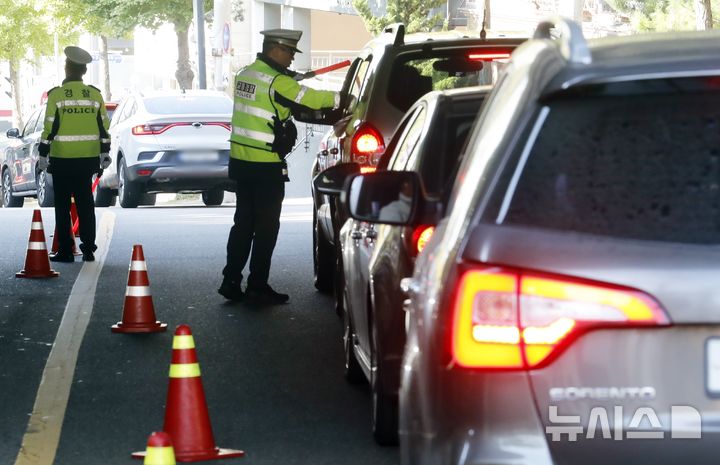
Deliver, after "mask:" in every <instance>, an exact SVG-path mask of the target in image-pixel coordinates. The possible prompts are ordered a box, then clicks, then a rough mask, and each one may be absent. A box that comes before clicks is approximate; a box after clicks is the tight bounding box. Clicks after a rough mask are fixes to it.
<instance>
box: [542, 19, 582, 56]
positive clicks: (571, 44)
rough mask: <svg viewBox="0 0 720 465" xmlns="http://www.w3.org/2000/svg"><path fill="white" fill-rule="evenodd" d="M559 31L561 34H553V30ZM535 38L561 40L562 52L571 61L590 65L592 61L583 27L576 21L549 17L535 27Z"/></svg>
mask: <svg viewBox="0 0 720 465" xmlns="http://www.w3.org/2000/svg"><path fill="white" fill-rule="evenodd" d="M553 29H555V30H557V31H559V35H557V34H552V32H551V31H552V30H553ZM533 38H535V39H558V40H559V41H560V52H561V53H562V54H563V56H564V57H565V58H566V59H567V60H568V61H569V62H571V63H579V64H584V65H588V64H590V63H592V55H591V54H590V49H589V48H588V45H587V42H586V41H585V37H584V36H583V32H582V28H581V27H580V25H579V24H578V23H576V22H575V21H573V20H571V19H568V18H563V17H560V16H554V17H552V18H548V19H546V20H544V21H542V22H540V24H538V27H537V29H535V34H534V35H533Z"/></svg>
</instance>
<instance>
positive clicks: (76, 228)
mask: <svg viewBox="0 0 720 465" xmlns="http://www.w3.org/2000/svg"><path fill="white" fill-rule="evenodd" d="M99 182H100V176H95V181H93V184H92V191H91V192H92V193H93V194H94V193H95V189H97V186H98V183H99ZM74 209H75V205H73V210H74ZM73 213H74V212H73ZM79 230H80V218H78V217H77V213H75V219H74V221H73V224H72V232H73V234H75V235H77V233H78V231H79Z"/></svg>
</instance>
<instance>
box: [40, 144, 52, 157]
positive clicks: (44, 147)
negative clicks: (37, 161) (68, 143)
mask: <svg viewBox="0 0 720 465" xmlns="http://www.w3.org/2000/svg"><path fill="white" fill-rule="evenodd" d="M38 153H39V154H40V156H41V157H47V156H48V154H50V144H46V143H44V142H40V143H39V144H38Z"/></svg>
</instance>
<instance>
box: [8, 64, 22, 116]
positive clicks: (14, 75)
mask: <svg viewBox="0 0 720 465" xmlns="http://www.w3.org/2000/svg"><path fill="white" fill-rule="evenodd" d="M20 89H21V87H20V63H19V62H15V61H13V60H10V92H11V93H12V100H13V108H12V111H13V116H12V119H13V127H14V128H20V129H21V130H22V127H23V119H22V111H21V109H22V95H20Z"/></svg>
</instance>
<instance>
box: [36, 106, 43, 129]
mask: <svg viewBox="0 0 720 465" xmlns="http://www.w3.org/2000/svg"><path fill="white" fill-rule="evenodd" d="M43 129H45V107H42V108H41V109H40V113H39V116H38V119H37V123H35V132H42V130H43Z"/></svg>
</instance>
